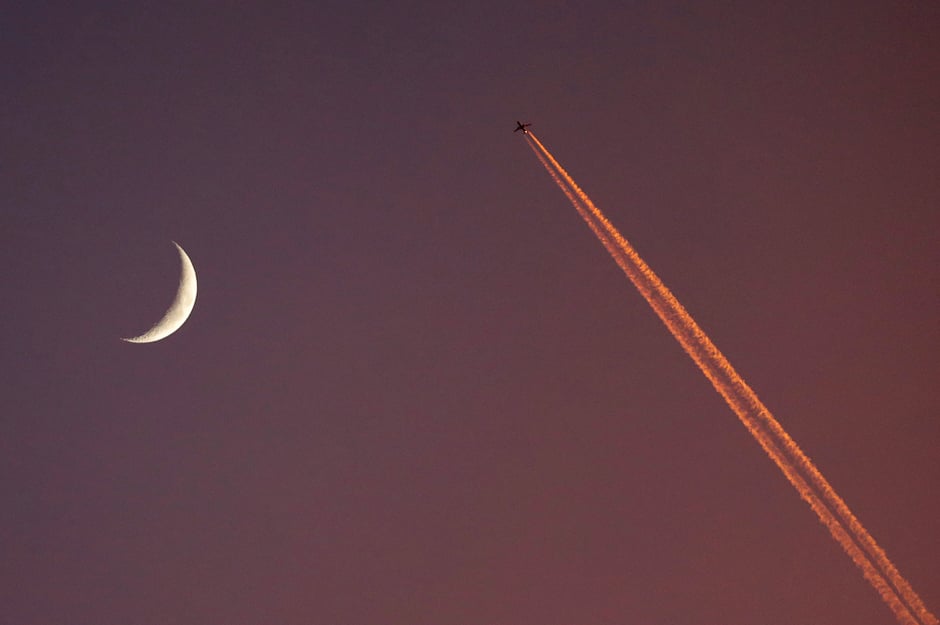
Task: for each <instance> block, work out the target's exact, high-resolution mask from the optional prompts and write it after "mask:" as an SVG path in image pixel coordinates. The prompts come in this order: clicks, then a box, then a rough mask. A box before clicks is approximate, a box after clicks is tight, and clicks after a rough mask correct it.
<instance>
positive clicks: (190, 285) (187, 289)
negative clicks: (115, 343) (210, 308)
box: [121, 241, 196, 343]
mask: <svg viewBox="0 0 940 625" xmlns="http://www.w3.org/2000/svg"><path fill="white" fill-rule="evenodd" d="M173 245H175V246H176V249H177V250H179V253H180V263H181V264H182V270H181V272H180V285H179V289H177V291H176V298H174V300H173V303H172V304H170V308H169V309H168V310H167V311H166V314H165V315H163V318H162V319H160V321H158V322H157V323H155V324H154V326H153V327H152V328H150V329H149V330H147V332H145V333H144V334H141V335H140V336H135V337H133V338H129V339H125V338H122V339H121V340H122V341H127V342H128V343H153V342H154V341H159V340H160V339H164V338H166V337H168V336H170V335H171V334H173V333H174V332H176V331H177V330H179V329H180V327H181V326H182V325H183V324H184V323H186V320H187V319H188V318H189V314H190V313H191V312H193V306H195V305H196V270H195V268H193V263H192V261H191V260H189V256H187V254H186V252H185V251H183V248H182V247H180V245H179V243H177V242H176V241H173Z"/></svg>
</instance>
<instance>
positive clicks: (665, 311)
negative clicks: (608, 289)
mask: <svg viewBox="0 0 940 625" xmlns="http://www.w3.org/2000/svg"><path fill="white" fill-rule="evenodd" d="M526 138H527V139H528V140H529V146H530V147H531V148H532V150H533V152H535V155H536V156H537V157H538V159H539V161H541V163H542V165H543V166H544V167H545V169H546V171H548V173H549V174H550V175H551V177H552V179H553V180H554V181H555V183H556V184H557V185H558V187H559V188H560V189H561V190H562V191H563V192H564V193H565V195H566V196H567V197H568V199H569V200H570V201H571V203H572V205H574V207H575V209H577V211H578V213H579V214H580V215H581V217H582V219H584V221H585V222H586V223H587V225H588V226H589V227H590V228H591V230H592V231H593V232H594V234H595V236H597V238H598V239H599V240H600V242H601V243H602V244H603V245H604V247H605V248H606V249H607V251H608V253H610V255H611V257H613V259H614V261H616V263H617V265H619V266H620V268H621V269H622V270H623V272H624V273H625V274H626V275H627V277H628V278H630V281H631V282H632V283H633V284H634V286H636V288H637V289H638V290H639V291H640V294H641V295H643V297H644V298H645V299H646V301H647V302H648V303H649V305H650V306H651V307H652V308H653V310H654V311H655V312H656V314H657V315H658V316H659V318H660V319H661V320H662V322H663V323H664V324H665V325H666V327H667V328H668V329H669V331H670V332H672V335H673V336H674V337H675V338H676V340H677V341H679V343H680V344H681V345H682V347H683V348H684V349H685V351H686V353H688V354H689V356H691V358H692V360H694V361H695V363H696V364H697V365H698V367H699V368H700V369H701V370H702V372H703V373H704V374H705V376H706V377H707V378H708V379H709V380H710V381H711V383H712V385H713V386H714V387H715V389H716V390H717V391H718V392H719V393H720V394H721V396H722V397H724V399H725V401H726V402H727V403H728V405H729V406H730V407H731V409H732V410H733V411H734V412H735V414H736V415H737V416H738V418H739V419H740V420H741V422H742V423H743V424H744V426H745V427H746V428H747V429H748V431H749V432H750V433H751V435H752V436H754V438H755V439H756V440H757V442H758V443H759V444H760V445H761V447H763V449H764V451H765V452H766V453H767V455H768V456H770V458H771V460H773V461H774V463H775V464H776V465H777V467H778V468H780V470H781V471H782V472H783V474H784V475H785V476H786V478H787V479H788V480H789V481H790V483H791V484H792V485H793V487H794V488H796V490H797V492H799V494H800V496H801V497H802V498H803V499H804V500H805V501H806V502H807V503H808V504H809V506H810V507H811V508H812V509H813V511H814V512H815V513H816V515H817V516H818V517H819V519H820V521H822V523H823V524H824V525H825V526H826V528H827V529H828V530H829V532H830V533H831V534H832V536H833V538H835V540H836V541H837V542H838V543H839V545H841V546H842V548H843V549H844V550H845V552H846V554H848V556H849V557H850V558H851V559H852V561H853V562H855V564H856V565H857V566H858V567H859V568H860V569H861V570H862V574H863V575H864V576H865V578H866V579H867V580H868V581H869V583H870V584H871V585H872V586H873V587H874V588H875V590H877V591H878V593H879V594H880V595H881V598H882V600H883V601H884V602H885V603H886V604H887V606H888V607H889V608H890V609H891V610H892V611H893V612H894V615H895V617H896V618H897V620H898V622H900V623H903V624H904V625H938V621H937V618H936V617H935V616H934V615H933V614H931V613H930V611H929V610H928V609H927V608H926V606H924V604H923V602H922V601H921V599H920V597H919V596H918V595H917V593H916V592H914V590H913V589H912V588H911V586H910V584H908V582H907V580H905V579H904V578H903V577H902V576H901V574H900V573H899V572H898V570H897V569H896V568H895V567H894V565H893V564H892V563H891V561H890V560H888V557H887V555H886V554H885V552H884V550H882V549H881V547H879V546H878V544H877V543H876V542H875V539H874V538H872V537H871V535H870V534H869V533H868V532H867V531H866V530H865V528H864V527H863V526H862V524H861V523H860V522H859V521H858V519H857V518H856V517H855V515H854V514H852V512H851V510H849V508H848V506H847V505H846V504H845V502H844V501H843V500H842V498H841V497H839V495H838V494H836V492H835V490H833V488H832V486H830V484H829V483H828V482H827V481H826V479H825V478H824V477H823V475H822V474H821V473H820V472H819V470H818V469H817V468H816V466H815V465H814V464H813V462H812V461H811V460H810V459H809V458H808V457H807V456H806V454H805V453H803V451H802V450H801V449H800V447H799V446H798V445H797V444H796V442H795V441H794V440H793V439H792V438H791V437H790V435H789V434H787V432H786V431H785V430H784V429H783V426H781V425H780V423H779V422H778V421H777V420H776V419H775V418H774V416H773V415H772V414H771V413H770V411H769V410H767V408H766V407H765V406H764V404H763V403H762V402H761V401H760V399H758V397H757V395H756V394H755V393H754V391H753V390H752V389H751V387H750V386H748V385H747V383H746V382H745V381H744V379H743V378H742V377H741V376H740V375H738V373H737V372H736V371H735V370H734V368H733V367H732V366H731V363H730V362H728V359H727V358H725V357H724V355H723V354H722V353H721V352H720V351H719V350H718V348H717V347H715V345H714V343H712V342H711V339H709V338H708V336H706V334H705V332H704V331H702V329H701V328H700V327H699V326H698V324H697V323H696V322H695V320H694V319H692V317H691V316H690V315H689V313H688V312H687V311H686V310H685V308H684V307H683V306H682V304H680V303H679V301H678V300H677V299H676V298H675V296H674V295H673V294H672V292H671V291H670V290H669V289H668V288H666V286H665V285H664V284H663V283H662V281H661V280H660V279H659V277H658V276H657V275H656V274H655V273H654V272H653V270H652V269H650V268H649V266H648V265H647V264H646V263H645V262H644V261H643V259H642V258H640V256H639V255H638V254H637V253H636V250H634V249H633V246H632V245H630V243H629V242H628V241H627V240H626V239H624V238H623V236H622V235H621V234H620V232H619V231H618V230H617V229H616V228H615V227H614V225H613V224H612V223H610V221H609V220H608V219H607V218H606V217H605V216H604V214H603V213H601V211H600V209H598V208H597V207H596V206H595V205H594V203H593V202H592V201H591V199H590V198H589V197H588V196H587V194H586V193H584V191H582V190H581V188H580V187H578V185H577V184H576V183H575V181H574V180H573V179H572V178H571V176H570V175H569V174H568V172H567V171H565V169H564V168H563V167H562V166H561V165H560V164H559V163H558V161H557V160H555V158H554V157H553V156H552V155H551V153H550V152H549V151H548V150H547V149H546V148H545V146H544V145H542V143H541V142H540V141H539V140H538V139H537V138H536V137H535V135H533V134H532V133H531V132H528V133H527V134H526Z"/></svg>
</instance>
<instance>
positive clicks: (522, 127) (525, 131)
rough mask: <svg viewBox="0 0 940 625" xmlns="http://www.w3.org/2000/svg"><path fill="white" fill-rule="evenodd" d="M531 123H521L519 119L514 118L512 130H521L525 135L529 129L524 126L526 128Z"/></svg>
mask: <svg viewBox="0 0 940 625" xmlns="http://www.w3.org/2000/svg"><path fill="white" fill-rule="evenodd" d="M531 125H532V124H523V123H522V122H521V121H519V120H518V119H517V120H516V129H515V130H513V132H519V131H520V130H521V131H522V134H524V135H527V134H529V131H528V130H526V128H528V127H529V126H531Z"/></svg>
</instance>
